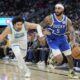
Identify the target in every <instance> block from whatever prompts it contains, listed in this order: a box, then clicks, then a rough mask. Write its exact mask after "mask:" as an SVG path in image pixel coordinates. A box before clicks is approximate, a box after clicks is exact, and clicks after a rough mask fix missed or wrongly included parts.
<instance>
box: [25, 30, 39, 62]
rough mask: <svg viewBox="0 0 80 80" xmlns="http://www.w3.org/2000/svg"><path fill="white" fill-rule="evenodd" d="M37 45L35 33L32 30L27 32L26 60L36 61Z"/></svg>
mask: <svg viewBox="0 0 80 80" xmlns="http://www.w3.org/2000/svg"><path fill="white" fill-rule="evenodd" d="M37 47H38V40H37V33H36V32H34V31H33V30H32V31H30V32H29V34H28V52H27V56H26V61H27V62H33V63H36V62H37V61H38V59H37V55H36V52H37V50H36V49H37Z"/></svg>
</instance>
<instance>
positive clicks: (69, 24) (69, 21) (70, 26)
mask: <svg viewBox="0 0 80 80" xmlns="http://www.w3.org/2000/svg"><path fill="white" fill-rule="evenodd" d="M67 26H68V31H69V32H70V37H71V41H72V43H75V31H74V28H73V25H72V21H71V20H70V19H69V18H68V20H67Z"/></svg>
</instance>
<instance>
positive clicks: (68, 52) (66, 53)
mask: <svg viewBox="0 0 80 80" xmlns="http://www.w3.org/2000/svg"><path fill="white" fill-rule="evenodd" d="M63 53H64V55H65V56H71V53H72V52H71V49H68V50H66V51H63Z"/></svg>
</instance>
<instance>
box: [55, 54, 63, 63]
mask: <svg viewBox="0 0 80 80" xmlns="http://www.w3.org/2000/svg"><path fill="white" fill-rule="evenodd" d="M55 60H56V62H57V63H58V64H60V63H62V61H63V56H62V54H60V55H57V56H55Z"/></svg>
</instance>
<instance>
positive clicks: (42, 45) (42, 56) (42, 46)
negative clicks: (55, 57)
mask: <svg viewBox="0 0 80 80" xmlns="http://www.w3.org/2000/svg"><path fill="white" fill-rule="evenodd" d="M38 41H39V48H38V50H39V62H38V63H37V64H38V67H43V68H44V67H45V62H47V58H48V54H49V48H48V45H47V42H46V40H45V37H44V39H41V38H38Z"/></svg>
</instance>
